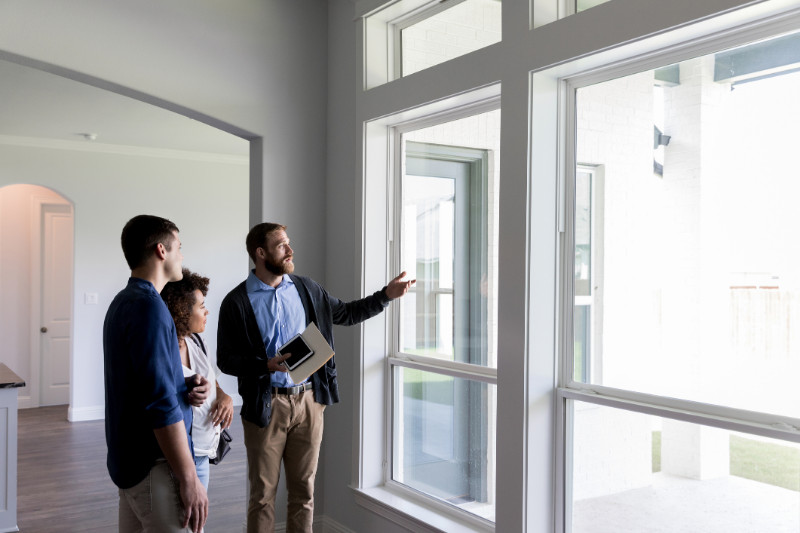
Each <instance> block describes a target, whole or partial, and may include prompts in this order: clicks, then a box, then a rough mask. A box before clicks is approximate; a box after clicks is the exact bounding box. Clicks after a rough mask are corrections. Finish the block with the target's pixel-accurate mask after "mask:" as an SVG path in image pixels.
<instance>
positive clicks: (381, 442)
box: [353, 84, 500, 531]
mask: <svg viewBox="0 0 800 533" xmlns="http://www.w3.org/2000/svg"><path fill="white" fill-rule="evenodd" d="M499 95H500V86H499V84H492V85H490V86H486V87H481V88H477V89H476V90H474V91H470V92H468V93H464V94H459V95H455V96H450V97H448V98H445V99H442V100H440V101H436V102H432V103H430V104H426V105H421V106H418V107H416V108H414V109H409V110H405V111H402V112H399V113H396V114H394V115H390V116H386V117H382V118H379V119H376V120H372V121H368V122H365V123H364V125H363V133H362V134H363V137H362V138H363V139H364V147H363V154H364V155H363V167H362V168H361V176H362V179H361V183H360V187H361V199H360V205H361V206H362V213H361V220H360V223H361V228H360V229H361V235H362V242H361V247H362V248H361V250H359V254H358V256H357V258H358V261H359V262H361V268H362V270H361V280H360V283H361V287H360V290H361V292H362V294H367V292H366V291H367V287H373V286H376V285H380V284H383V283H384V282H385V279H387V278H386V276H389V277H393V276H394V274H392V273H391V272H392V271H393V270H396V269H397V268H398V267H399V265H397V264H395V263H396V261H398V259H397V254H395V253H394V250H393V248H394V242H393V237H392V235H391V233H390V228H392V227H395V226H396V224H395V221H394V220H393V217H394V216H395V210H394V205H393V198H394V197H395V191H394V189H393V183H394V182H393V179H394V178H393V176H394V175H395V174H396V173H397V172H398V171H401V170H402V169H401V168H400V167H401V165H402V161H398V160H396V154H395V152H396V146H399V145H398V144H397V140H398V139H399V134H400V132H401V131H408V130H410V129H418V128H421V127H425V126H427V125H431V124H434V123H442V122H447V121H449V120H452V119H454V118H457V117H458V118H460V117H463V116H468V115H474V114H477V113H480V112H483V111H484V110H486V109H489V108H491V109H497V108H498V105H499ZM401 159H402V158H401ZM394 306H396V304H394V303H393V304H391V306H390V310H391V309H393V308H394ZM389 314H390V315H396V313H392V312H391V311H389ZM384 316H386V315H384ZM390 322H391V320H390V319H388V318H384V319H383V320H378V319H377V318H376V319H372V320H370V321H367V322H365V323H363V325H362V326H361V332H362V334H361V364H360V366H359V370H360V376H359V381H358V383H357V385H356V387H357V394H358V400H359V401H358V410H357V420H358V423H357V428H356V431H357V432H358V433H357V435H355V436H354V440H355V441H356V442H358V447H357V449H356V450H354V451H353V458H354V469H353V480H354V485H355V486H354V491H355V492H356V500H357V502H358V503H360V504H361V505H362V506H365V507H367V508H369V509H370V510H373V511H375V512H377V513H378V514H380V515H381V516H386V517H388V518H390V519H391V520H393V521H395V522H397V523H400V524H407V525H406V526H405V527H409V528H411V529H412V530H414V531H440V529H436V528H433V529H420V528H421V527H422V526H421V523H420V522H418V520H420V516H421V515H420V514H418V512H421V511H420V505H421V504H420V503H414V502H412V501H411V500H410V499H409V493H406V492H404V491H403V490H402V489H400V490H393V491H387V489H386V487H387V486H388V485H387V484H391V472H389V465H390V464H391V461H390V459H391V453H392V448H391V420H392V411H391V408H392V406H391V402H390V401H389V402H387V401H383V399H390V398H391V392H392V385H393V384H392V379H391V375H392V372H391V364H390V361H389V359H388V358H387V357H386V355H387V354H388V353H389V352H388V350H389V346H390V345H391V343H390V336H391V335H394V334H395V331H396V327H395V328H393V327H392V326H391V324H390ZM425 360H426V358H424V357H421V358H418V360H412V359H410V358H406V357H398V358H395V359H393V360H392V361H393V362H394V363H396V364H399V365H402V366H413V365H417V364H422V362H423V361H425ZM433 362H435V365H437V367H438V366H439V364H440V363H441V361H436V360H433ZM462 366H463V365H458V364H454V365H448V366H447V367H446V368H447V370H446V371H445V373H448V374H449V373H454V374H457V375H458V376H461V375H462V374H464V372H466V373H467V374H468V375H466V374H465V375H464V377H467V378H468V379H476V378H477V379H478V380H479V381H483V382H490V383H493V384H496V382H497V377H496V374H497V370H496V369H484V368H478V369H472V368H470V369H466V368H462ZM469 366H472V365H469ZM425 368H427V369H430V368H431V365H425ZM437 371H438V370H437ZM376 398H380V399H381V401H378V402H376V401H375V399H376ZM389 495H391V497H389ZM384 497H385V498H387V499H384ZM424 500H425V502H426V503H425V505H424V507H426V508H428V509H436V508H437V507H436V506H437V505H442V506H443V509H446V510H445V511H442V512H444V513H454V514H455V516H458V515H459V514H460V513H465V515H467V516H470V517H471V515H470V514H469V513H466V512H465V511H463V510H461V509H458V508H453V507H452V506H450V505H448V504H441V503H440V502H434V500H433V499H432V498H429V497H427V496H425V497H424ZM442 512H436V511H431V510H429V511H427V513H428V514H427V515H425V516H427V517H429V518H430V520H431V523H433V524H436V523H437V522H436V520H438V519H440V515H441V513H442ZM428 515H429V516H428ZM437 517H438V518H437ZM475 519H476V520H479V521H480V520H482V519H480V518H478V517H475ZM425 520H427V518H426V519H425ZM452 520H453V519H452V518H449V519H448V522H446V524H447V526H446V527H445V529H442V530H441V531H462V530H463V531H467V530H469V529H449V527H450V526H452V525H453V524H456V523H460V521H459V520H456V522H452ZM428 527H429V528H430V527H431V526H428ZM459 527H461V526H459ZM470 527H472V526H470ZM484 530H486V529H485V528H483V529H478V531H484ZM489 530H490V531H491V530H493V527H492V528H491V529H489Z"/></svg>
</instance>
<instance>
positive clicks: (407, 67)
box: [402, 0, 502, 76]
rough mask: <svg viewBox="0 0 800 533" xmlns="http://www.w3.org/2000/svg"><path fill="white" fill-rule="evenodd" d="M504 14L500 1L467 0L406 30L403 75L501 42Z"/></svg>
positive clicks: (404, 32) (403, 49) (403, 36)
mask: <svg viewBox="0 0 800 533" xmlns="http://www.w3.org/2000/svg"><path fill="white" fill-rule="evenodd" d="M501 13H502V3H501V2H499V1H497V0H466V1H465V2H462V3H460V4H457V5H455V6H453V7H451V8H450V9H446V10H444V11H442V12H441V13H438V14H437V15H435V16H433V17H430V18H428V19H426V20H423V21H422V22H419V23H417V24H414V25H413V26H409V27H408V28H406V29H404V30H403V32H402V65H403V66H402V70H403V75H404V76H407V75H409V74H412V73H414V72H418V71H420V70H423V69H426V68H428V67H432V66H433V65H438V64H439V63H443V62H445V61H447V60H449V59H453V58H455V57H458V56H462V55H464V54H466V53H468V52H472V51H473V50H477V49H479V48H483V47H484V46H488V45H490V44H494V43H496V42H499V41H500V39H501V32H500V16H501Z"/></svg>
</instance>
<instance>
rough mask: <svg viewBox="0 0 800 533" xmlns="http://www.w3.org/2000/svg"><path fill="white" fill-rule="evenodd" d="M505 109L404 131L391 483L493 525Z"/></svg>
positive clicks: (400, 140)
mask: <svg viewBox="0 0 800 533" xmlns="http://www.w3.org/2000/svg"><path fill="white" fill-rule="evenodd" d="M499 131H500V130H499V112H498V111H489V112H485V113H478V114H475V115H471V116H466V117H464V118H460V119H456V120H450V121H447V122H443V123H438V124H435V125H429V126H425V127H415V126H413V125H412V126H410V127H406V128H399V129H398V130H397V138H398V144H397V147H398V154H399V156H400V157H399V160H400V161H401V165H400V168H399V169H398V170H399V171H398V173H397V178H398V179H396V181H395V185H396V195H395V198H397V200H396V210H397V214H396V217H395V219H396V221H397V222H396V226H395V228H394V234H395V239H396V241H397V242H399V243H400V245H399V247H397V248H396V249H397V251H398V255H397V257H396V261H397V264H398V268H400V269H403V270H406V271H407V272H408V276H409V277H411V278H414V279H416V280H417V283H416V285H415V286H414V288H413V289H412V290H411V291H410V293H409V294H408V295H407V296H406V297H405V298H403V299H402V300H401V301H400V302H399V303H398V306H399V312H398V313H397V317H396V320H395V321H394V325H395V327H396V328H397V335H396V336H395V338H396V345H395V346H394V347H393V349H392V356H391V357H390V359H389V363H390V366H391V368H392V377H393V380H392V382H393V388H392V392H391V394H392V397H391V405H392V406H393V408H392V412H393V422H392V437H391V446H392V469H391V480H392V482H395V483H399V484H401V485H402V486H405V487H407V488H410V489H413V490H414V491H416V492H418V493H419V494H421V495H424V496H425V497H428V498H433V499H435V500H436V501H439V502H443V503H446V504H448V505H450V506H452V507H453V508H454V509H455V510H460V511H463V512H467V513H470V514H472V515H476V516H477V517H480V518H481V519H484V520H486V521H487V522H491V521H494V516H495V513H494V503H495V475H494V472H495V452H494V447H495V434H496V408H495V405H496V381H497V374H496V370H495V369H496V366H497V361H496V349H495V340H494V339H495V336H496V328H497V324H496V318H495V316H496V311H495V309H496V289H495V287H496V271H497V257H496V241H497V235H496V232H497V223H496V217H497V209H496V206H495V202H496V193H497V187H498V174H497V167H496V157H495V154H496V153H497V150H498V148H499Z"/></svg>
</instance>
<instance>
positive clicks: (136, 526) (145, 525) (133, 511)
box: [119, 459, 191, 533]
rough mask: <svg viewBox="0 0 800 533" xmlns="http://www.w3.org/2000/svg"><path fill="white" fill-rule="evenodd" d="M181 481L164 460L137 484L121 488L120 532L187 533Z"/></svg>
mask: <svg viewBox="0 0 800 533" xmlns="http://www.w3.org/2000/svg"><path fill="white" fill-rule="evenodd" d="M183 517H184V511H183V505H182V504H181V496H180V490H179V487H178V480H176V479H175V477H174V476H173V475H172V470H171V469H170V467H169V465H168V464H167V461H166V460H165V459H160V460H159V461H158V462H157V463H156V464H155V466H153V468H151V469H150V473H149V474H147V476H146V477H145V478H144V479H143V480H142V481H140V482H139V483H138V484H137V485H134V486H133V487H131V488H129V489H119V531H120V533H184V532H190V531H191V530H190V529H189V528H182V527H181V524H182V523H183Z"/></svg>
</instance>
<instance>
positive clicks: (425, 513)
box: [353, 487, 494, 533]
mask: <svg viewBox="0 0 800 533" xmlns="http://www.w3.org/2000/svg"><path fill="white" fill-rule="evenodd" d="M353 491H354V495H355V500H356V503H357V504H358V505H360V506H362V507H364V508H366V509H369V510H370V511H372V512H374V513H375V514H378V515H380V516H382V517H384V518H386V519H388V520H390V521H391V522H392V523H394V524H397V525H399V526H402V527H404V528H406V529H407V530H409V531H414V532H419V533H428V532H430V533H457V532H462V531H463V532H467V531H475V532H481V533H489V532H493V531H494V525H493V524H490V523H487V522H485V521H481V520H480V519H477V518H476V519H474V520H466V519H461V517H456V516H454V515H453V514H452V512H448V511H450V510H449V509H443V508H437V506H436V505H435V504H434V502H432V501H425V502H424V504H423V501H421V500H418V499H414V498H410V497H409V496H408V495H407V494H404V493H403V492H404V491H402V490H398V488H397V487H392V488H391V489H390V488H388V487H372V488H369V489H357V488H353ZM465 518H466V517H465ZM469 518H472V517H471V516H470V517H469Z"/></svg>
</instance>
